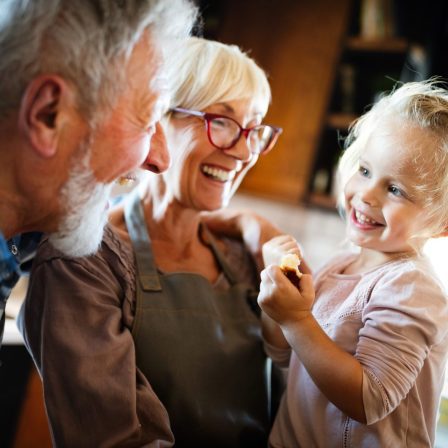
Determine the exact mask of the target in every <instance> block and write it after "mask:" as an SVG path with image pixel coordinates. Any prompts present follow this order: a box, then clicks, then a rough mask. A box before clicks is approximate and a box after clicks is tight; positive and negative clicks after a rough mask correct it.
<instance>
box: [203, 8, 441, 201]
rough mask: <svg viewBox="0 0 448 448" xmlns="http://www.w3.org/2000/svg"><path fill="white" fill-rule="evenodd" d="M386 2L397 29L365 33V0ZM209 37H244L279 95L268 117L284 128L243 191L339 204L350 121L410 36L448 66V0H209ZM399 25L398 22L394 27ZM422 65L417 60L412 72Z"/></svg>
mask: <svg viewBox="0 0 448 448" xmlns="http://www.w3.org/2000/svg"><path fill="white" fill-rule="evenodd" d="M362 3H363V4H364V5H368V6H369V5H370V6H369V7H372V4H385V5H388V8H389V13H388V14H389V16H390V17H393V16H394V17H395V22H394V27H393V28H395V30H394V34H393V35H388V36H387V37H382V38H378V37H377V38H375V37H371V36H370V37H369V38H365V37H361V36H362V33H361V32H360V30H361V27H360V20H359V17H360V15H361V9H362V8H361V4H362ZM199 4H200V5H201V9H202V11H203V14H204V18H205V27H204V30H205V37H210V38H213V39H216V40H220V41H222V42H225V43H229V44H236V45H238V46H240V47H241V48H242V49H243V50H246V51H248V52H249V54H250V55H251V56H252V57H253V58H254V59H255V60H256V61H257V62H258V63H259V64H260V66H261V67H263V68H264V69H265V71H266V72H267V74H268V77H269V81H270V84H271V89H272V96H273V101H272V105H271V108H270V110H269V113H268V116H267V117H266V120H265V121H266V122H268V123H272V124H274V125H278V126H281V127H282V128H283V129H284V132H283V134H282V135H281V136H280V139H279V141H278V144H277V146H276V148H275V149H274V150H273V151H272V152H271V153H269V154H267V155H266V157H261V158H260V160H259V162H258V163H257V164H256V166H255V167H254V168H253V169H252V170H251V171H250V172H249V173H248V175H247V177H246V179H245V180H244V182H243V184H242V186H241V190H243V191H246V192H250V193H254V194H258V195H263V196H268V197H272V198H275V199H278V200H284V201H288V202H293V203H298V202H300V201H302V200H303V199H306V200H307V201H308V202H309V203H313V204H314V203H319V204H322V205H330V206H332V205H333V204H334V200H333V198H332V186H333V183H332V173H333V170H334V165H335V163H336V161H337V159H338V156H339V154H340V151H341V149H340V148H341V144H340V143H339V142H340V139H339V136H343V135H344V134H345V133H346V130H347V128H348V125H349V123H350V122H351V121H352V120H353V119H355V118H356V117H357V116H359V114H361V113H362V112H363V111H364V110H365V107H368V105H369V104H372V103H373V102H374V101H375V95H376V94H377V93H379V92H382V91H384V90H388V89H390V88H391V87H392V86H393V85H394V83H395V81H396V80H399V79H404V80H409V78H407V77H406V76H403V70H402V69H403V66H404V61H405V60H406V61H407V65H408V66H409V64H408V62H409V52H408V49H409V48H410V44H412V45H413V44H415V43H417V44H419V45H421V46H422V47H423V48H424V50H425V52H426V54H427V55H429V56H430V57H431V64H430V65H431V67H429V66H428V67H427V68H428V70H427V72H425V74H436V75H442V76H443V75H446V74H447V73H448V70H447V64H448V63H447V61H448V59H447V58H446V57H445V56H444V53H445V51H446V48H447V42H448V39H447V35H448V26H447V22H448V21H447V17H448V13H447V10H448V2H446V1H445V0H426V2H421V1H413V0H338V1H334V0H313V1H311V0H300V1H299V0H276V1H273V0H245V1H240V0H201V1H199ZM388 32H389V33H390V29H389V31H388ZM413 70H414V68H413V67H412V65H411V66H410V70H409V73H411V74H413Z"/></svg>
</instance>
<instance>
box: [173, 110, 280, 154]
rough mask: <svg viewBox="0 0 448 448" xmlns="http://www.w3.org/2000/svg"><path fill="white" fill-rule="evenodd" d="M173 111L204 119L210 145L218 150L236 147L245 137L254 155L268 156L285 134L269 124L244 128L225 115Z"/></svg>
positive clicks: (196, 111) (193, 111)
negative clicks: (280, 137)
mask: <svg viewBox="0 0 448 448" xmlns="http://www.w3.org/2000/svg"><path fill="white" fill-rule="evenodd" d="M171 111H172V112H177V113H182V114H187V115H193V116H195V117H198V118H201V119H203V120H204V122H205V128H206V130H207V137H208V140H209V141H210V143H211V144H212V145H213V146H215V147H216V148H219V149H224V150H225V149H230V148H232V147H234V146H235V145H236V143H237V142H238V140H239V139H240V138H241V135H244V137H245V139H246V141H247V146H248V147H249V149H250V150H251V152H252V153H253V154H266V153H267V152H268V151H270V150H271V149H272V148H273V147H274V145H275V142H276V141H277V138H278V136H279V135H280V134H281V133H282V132H283V129H282V128H278V127H275V126H270V125H268V124H258V125H256V126H253V127H251V128H243V127H242V126H241V125H240V124H239V123H238V122H237V121H235V120H234V119H233V118H230V117H226V116H225V115H219V114H209V113H207V112H200V111H198V110H190V109H183V108H181V107H175V108H173V109H171Z"/></svg>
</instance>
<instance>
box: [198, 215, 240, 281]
mask: <svg viewBox="0 0 448 448" xmlns="http://www.w3.org/2000/svg"><path fill="white" fill-rule="evenodd" d="M200 231H201V237H202V239H203V241H204V243H205V244H207V245H208V246H210V249H211V250H212V252H213V255H214V256H215V258H216V261H217V262H218V264H219V266H220V268H221V269H222V271H223V272H224V275H225V276H226V277H227V280H228V281H229V283H230V284H231V285H232V286H233V285H236V284H237V283H238V280H237V278H236V277H235V274H234V272H233V270H232V269H231V268H230V266H229V264H228V263H227V260H226V259H225V257H224V254H223V253H222V252H221V251H220V250H219V249H218V245H217V244H216V240H215V238H214V237H213V235H212V233H211V232H210V230H209V229H208V228H207V226H206V225H205V224H204V223H202V222H201V229H200Z"/></svg>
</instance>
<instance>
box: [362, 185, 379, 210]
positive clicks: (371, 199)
mask: <svg viewBox="0 0 448 448" xmlns="http://www.w3.org/2000/svg"><path fill="white" fill-rule="evenodd" d="M360 198H361V200H362V201H363V202H364V203H366V204H369V205H370V206H371V207H375V206H377V205H378V204H379V198H378V188H377V187H376V185H364V188H362V189H361V191H360Z"/></svg>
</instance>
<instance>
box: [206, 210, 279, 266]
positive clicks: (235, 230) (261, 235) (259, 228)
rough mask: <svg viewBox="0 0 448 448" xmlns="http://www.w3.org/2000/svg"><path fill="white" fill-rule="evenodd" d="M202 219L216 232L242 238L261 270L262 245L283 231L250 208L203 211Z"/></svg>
mask: <svg viewBox="0 0 448 448" xmlns="http://www.w3.org/2000/svg"><path fill="white" fill-rule="evenodd" d="M201 220H202V221H203V222H204V223H205V224H206V225H207V227H208V228H209V229H210V230H211V231H212V232H214V233H217V234H222V235H226V236H231V237H237V238H241V239H242V240H243V241H244V244H245V245H246V247H247V249H248V251H249V252H250V253H251V254H252V256H253V257H254V259H255V262H256V263H257V267H258V268H259V270H261V269H263V263H262V255H261V252H262V249H261V248H262V246H263V244H264V243H266V242H267V241H269V240H270V239H272V238H273V237H275V236H278V235H282V234H283V232H282V231H281V230H280V229H278V228H277V227H276V226H275V225H274V224H272V223H271V222H270V221H268V220H267V219H265V218H263V217H262V216H260V215H257V214H256V213H254V212H251V211H249V210H238V211H237V210H220V211H217V212H211V213H202V214H201Z"/></svg>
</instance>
